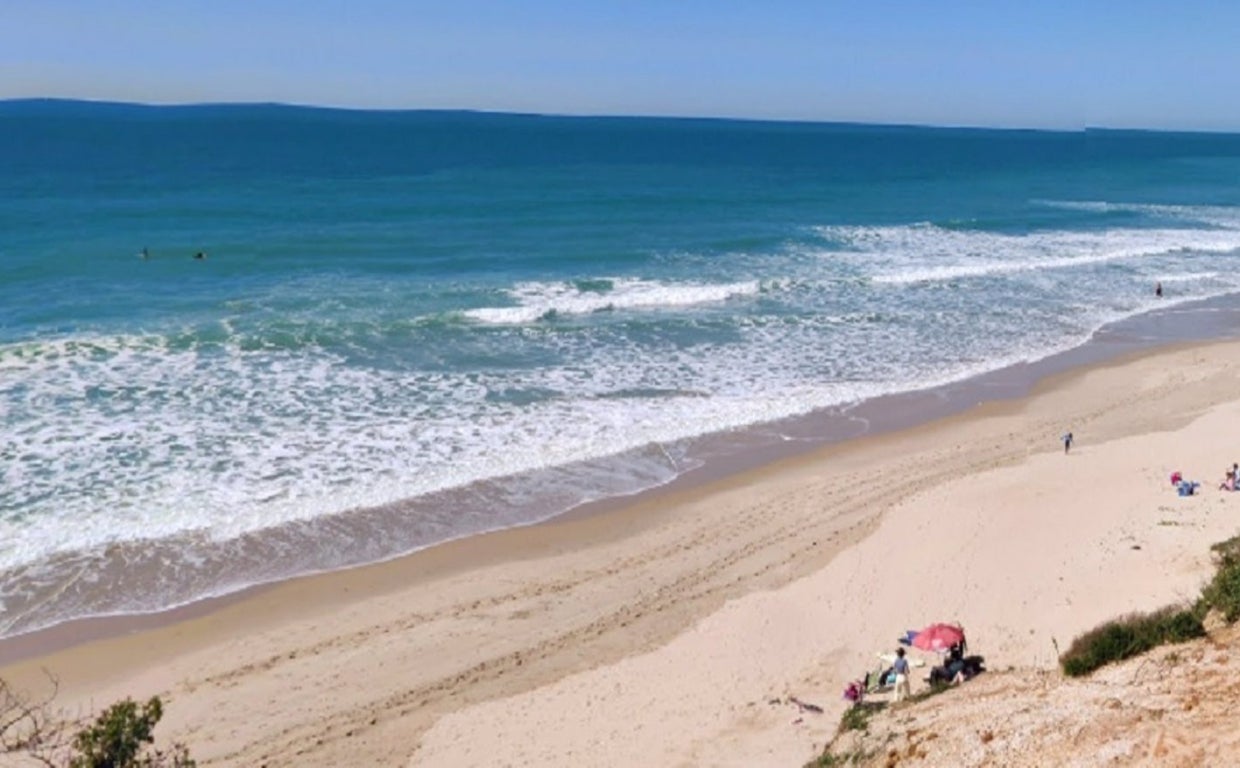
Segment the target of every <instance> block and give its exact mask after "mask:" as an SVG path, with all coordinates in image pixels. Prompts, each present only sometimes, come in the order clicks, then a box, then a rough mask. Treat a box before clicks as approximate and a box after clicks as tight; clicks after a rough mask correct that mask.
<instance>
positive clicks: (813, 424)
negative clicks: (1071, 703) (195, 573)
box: [0, 294, 1240, 666]
mask: <svg viewBox="0 0 1240 768" xmlns="http://www.w3.org/2000/svg"><path fill="white" fill-rule="evenodd" d="M1187 315H1192V316H1193V319H1192V320H1185V319H1184V317H1183V316H1187ZM1236 335H1240V294H1235V295H1227V296H1221V297H1214V298H1211V299H1206V300H1202V301H1198V302H1190V303H1188V304H1182V305H1176V306H1174V307H1171V308H1168V309H1165V310H1157V311H1154V312H1148V313H1145V314H1142V315H1138V316H1135V317H1131V318H1126V319H1125V320H1123V321H1120V322H1118V323H1115V324H1112V325H1109V326H1106V327H1104V328H1103V329H1101V330H1100V331H1098V332H1097V333H1095V334H1094V335H1093V337H1091V338H1090V339H1089V340H1088V341H1087V342H1086V343H1084V344H1082V345H1080V346H1077V347H1074V348H1072V349H1069V350H1066V351H1064V352H1060V353H1057V354H1054V355H1051V356H1048V357H1045V358H1041V359H1039V360H1036V361H1033V362H1031V363H1018V364H1015V365H1011V366H1007V367H1004V368H1000V369H997V370H994V371H988V372H986V373H983V374H980V375H978V376H974V377H970V378H968V379H964V380H960V381H954V382H950V383H947V384H943V385H939V386H935V387H931V388H927V389H922V390H915V391H908V392H899V393H894V394H890V395H883V396H880V397H877V398H873V399H871V400H867V401H863V402H861V403H858V404H854V405H850V406H845V407H832V408H828V409H824V410H821V411H817V412H813V413H810V414H805V415H802V416H797V417H792V418H788V419H782V420H778V421H775V422H770V423H766V424H758V425H752V426H750V427H747V428H745V429H741V430H736V431H733V432H728V433H720V434H711V435H703V436H701V437H699V438H695V439H694V440H693V441H692V442H695V443H697V444H698V446H699V448H698V453H699V455H700V457H701V459H702V464H701V465H700V466H698V467H695V468H693V469H690V470H688V471H685V472H682V473H680V474H678V475H677V476H675V477H674V478H673V479H671V480H670V481H668V482H667V483H664V484H661V485H657V486H654V487H650V488H645V489H642V490H640V491H637V492H635V493H630V494H621V495H614V496H609V497H605V498H602V499H597V500H594V501H588V502H584V503H581V504H577V505H575V506H573V507H571V508H569V509H568V510H566V511H564V512H561V513H559V514H556V515H554V516H552V517H550V518H547V519H542V520H537V521H534V522H530V523H524V524H520V525H516V526H509V527H502V528H498V529H495V530H490V531H484V532H482V533H473V534H464V535H462V536H459V537H457V538H452V539H448V540H446V541H440V542H436V543H432V544H429V545H426V546H424V547H420V548H417V549H414V550H412V551H408V552H404V553H400V554H395V555H392V556H390V557H385V558H381V559H379V560H374V561H366V562H360V563H355V564H349V565H343V566H337V567H329V568H325V569H321V570H314V571H310V572H306V573H300V574H295V575H292V576H288V577H282V578H278V579H275V580H272V581H264V582H260V583H256V584H251V585H248V586H246V587H243V588H241V589H238V590H235V591H231V592H226V593H224V594H221V595H215V596H208V597H204V598H199V599H195V600H192V601H189V602H187V603H183V604H180V605H176V606H173V607H171V608H166V609H159V610H155V611H149V612H137V613H123V612H122V613H116V614H107V615H100V616H87V617H82V618H75V619H70V620H68V621H63V622H57V623H54V624H52V625H49V626H47V627H42V628H40V629H36V630H33V631H29V632H22V633H19V634H16V635H11V636H8V637H4V638H0V666H3V665H7V664H13V663H16V662H20V661H23V660H26V659H29V658H32V657H34V656H38V655H44V654H46V653H49V652H55V651H61V650H67V649H70V648H73V647H74V646H77V645H82V644H85V643H89V642H91V641H94V640H102V639H108V638H113V637H119V636H123V635H128V634H132V633H134V632H140V631H144V630H149V629H157V628H160V627H165V626H169V625H172V624H177V623H180V622H184V621H186V620H189V619H194V618H199V617H202V616H206V615H209V614H211V613H212V612H215V611H218V610H220V609H222V608H224V607H227V606H229V605H231V604H233V603H234V602H237V601H245V600H249V599H252V598H254V597H255V596H257V595H259V594H261V593H262V592H264V591H266V590H269V589H272V588H276V587H278V586H280V585H282V584H285V583H288V582H292V581H297V580H301V579H316V578H320V577H323V576H331V575H332V574H341V573H347V572H349V571H353V570H356V569H364V568H370V567H374V566H381V565H385V564H387V563H391V562H393V561H397V560H402V559H404V558H411V557H426V558H428V559H431V560H436V561H437V560H439V559H440V558H439V557H438V556H434V557H433V556H431V555H427V554H426V553H429V552H432V551H434V550H436V549H438V548H441V547H449V548H450V549H451V550H452V551H455V550H457V549H460V548H462V546H463V545H462V544H461V542H464V541H467V540H470V539H476V538H482V537H494V536H497V535H500V534H503V533H505V532H508V531H514V530H520V529H523V528H535V529H537V528H541V527H544V526H547V525H553V524H556V523H558V522H563V521H569V520H576V519H581V518H590V517H594V516H599V515H609V514H614V513H616V512H617V511H620V510H623V509H625V508H628V507H632V506H637V505H644V504H647V503H651V504H654V503H658V501H659V499H660V498H661V497H664V496H669V497H674V496H675V495H676V494H681V493H684V492H693V491H694V490H695V489H699V488H703V487H710V486H713V485H714V484H716V483H719V482H721V481H726V480H727V479H728V478H729V477H732V476H736V475H743V474H746V473H749V472H754V471H761V470H762V469H763V468H766V467H772V466H775V465H778V464H780V463H781V462H785V461H789V460H798V459H808V457H811V456H813V455H814V454H816V453H817V452H819V451H822V450H823V448H824V447H829V446H838V445H845V444H847V443H849V442H850V441H854V440H858V439H862V438H867V437H877V436H882V435H888V434H892V433H897V432H900V431H903V430H908V429H914V428H918V427H922V426H925V425H927V424H932V423H934V422H936V421H938V420H941V419H946V418H951V417H953V416H956V415H959V414H961V413H964V412H966V411H968V410H969V409H971V408H973V407H976V406H978V405H981V404H984V403H991V402H1005V401H1011V400H1015V399H1020V398H1024V397H1028V396H1030V395H1031V394H1032V393H1034V392H1036V391H1037V390H1038V389H1039V388H1040V387H1041V386H1042V385H1043V383H1044V382H1047V381H1050V380H1053V379H1055V378H1056V377H1058V376H1062V375H1064V374H1069V373H1071V372H1072V371H1076V370H1086V369H1088V368H1090V367H1093V366H1101V365H1107V364H1111V363H1115V362H1119V361H1123V360H1125V359H1128V358H1129V357H1130V356H1133V355H1141V354H1149V353H1154V352H1156V351H1158V350H1160V349H1172V348H1175V347H1176V346H1178V345H1183V344H1196V343H1210V342H1212V341H1217V340H1219V339H1225V338H1228V337H1231V336H1236ZM858 424H860V425H861V426H860V427H858V426H857V425H858ZM465 549H469V548H467V547H466V548H465ZM483 549H484V550H487V549H488V548H486V547H484V548H483ZM501 549H502V547H501ZM452 557H454V556H453V555H444V556H443V558H444V559H451V558H452Z"/></svg>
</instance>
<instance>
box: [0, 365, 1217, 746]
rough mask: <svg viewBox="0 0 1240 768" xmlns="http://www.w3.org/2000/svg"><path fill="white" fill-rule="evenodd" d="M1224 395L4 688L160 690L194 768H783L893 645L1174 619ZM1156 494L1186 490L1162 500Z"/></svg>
mask: <svg viewBox="0 0 1240 768" xmlns="http://www.w3.org/2000/svg"><path fill="white" fill-rule="evenodd" d="M1238 369H1240V344H1237V343H1222V344H1209V345H1199V346H1193V347H1187V348H1180V349H1173V350H1168V351H1163V352H1158V353H1155V354H1147V355H1143V356H1139V357H1136V358H1131V359H1128V360H1125V361H1121V362H1118V363H1114V364H1109V365H1104V366H1101V367H1096V368H1093V369H1090V370H1086V371H1081V372H1074V373H1070V374H1066V375H1063V376H1059V377H1057V378H1056V379H1054V380H1052V381H1048V382H1044V383H1043V384H1042V385H1040V386H1039V387H1038V390H1037V391H1036V392H1035V394H1034V395H1033V396H1031V397H1029V398H1026V399H1024V400H1021V401H1017V402H1007V403H989V404H984V405H980V406H978V407H976V408H974V409H972V410H971V411H970V412H969V413H966V414H964V415H961V416H957V417H953V418H950V419H946V420H942V421H938V422H935V423H933V424H929V425H926V426H923V427H919V428H915V429H911V430H906V431H903V432H899V433H895V434H891V435H884V436H879V437H874V438H867V439H862V440H856V441H852V442H850V443H848V444H845V445H842V446H838V447H834V448H830V449H826V450H823V451H821V452H819V453H817V454H814V455H812V456H807V457H800V458H797V459H791V460H787V461H783V462H780V463H778V464H775V465H772V466H769V467H765V468H763V469H761V470H758V471H754V472H749V473H745V474H743V475H738V476H734V477H730V478H727V479H725V480H723V481H720V482H716V483H713V484H710V485H707V486H703V487H700V488H695V489H692V490H688V491H684V492H679V493H675V494H665V495H661V496H657V497H653V498H651V499H650V500H649V501H646V502H643V503H641V504H638V505H635V506H633V507H630V508H625V509H622V510H620V511H617V512H612V513H608V514H605V515H599V516H594V517H588V518H583V519H576V520H568V521H564V522H560V523H554V524H549V525H542V526H536V527H533V528H528V529H523V530H519V531H509V532H503V533H500V534H495V535H490V536H484V537H479V538H476V539H471V540H466V541H462V542H455V543H453V544H449V545H445V546H443V547H437V548H435V549H433V550H429V551H427V552H424V553H419V554H417V555H414V556H411V557H408V558H403V559H401V560H397V561H393V562H391V563H386V564H382V565H378V566H372V567H367V568H360V569H355V570H353V571H348V572H344V573H338V574H328V575H324V576H317V577H311V578H306V579H299V580H295V581H292V582H288V583H286V584H282V585H278V586H276V587H273V588H270V589H265V590H260V591H258V592H256V593H254V594H252V595H250V596H248V597H246V598H245V599H242V600H238V601H234V602H231V603H228V604H226V605H224V606H222V607H220V608H219V609H218V610H214V611H212V612H210V613H208V614H206V615H203V616H197V617H194V618H191V619H188V620H186V621H183V622H179V623H176V624H172V625H170V626H165V627H160V628H156V629H150V630H142V631H137V632H134V633H132V634H128V635H125V636H121V637H114V638H110V639H104V640H97V641H92V642H90V643H88V644H85V645H80V646H77V647H73V648H70V649H68V650H65V651H59V652H56V653H53V654H51V655H48V656H44V657H42V658H37V659H32V660H29V661H25V662H21V663H19V664H12V665H9V666H8V667H6V668H4V669H3V670H0V675H3V676H4V677H6V678H7V679H9V680H12V681H14V682H15V683H17V684H19V685H37V684H38V681H39V679H40V673H39V669H40V668H47V669H49V670H51V671H53V672H54V673H55V674H57V675H58V677H59V678H60V680H61V697H60V698H61V701H62V702H63V703H65V704H67V705H69V706H70V707H81V706H88V705H90V704H92V703H93V704H95V705H103V704H106V703H109V702H111V701H112V700H115V699H117V698H120V697H122V696H126V695H131V696H134V697H145V696H149V695H152V694H160V695H162V696H163V697H164V698H165V708H166V715H165V721H164V724H163V725H161V727H160V733H159V738H160V739H161V741H163V740H169V739H179V740H182V741H184V742H186V743H187V744H189V746H190V747H191V751H192V752H193V754H194V756H195V757H197V758H198V759H199V763H200V764H201V765H238V766H253V765H270V766H282V765H298V766H306V765H309V766H319V765H322V766H330V765H428V766H441V765H442V766H470V765H537V766H555V765H565V766H568V765H571V766H583V765H585V766H595V765H598V766H603V765H660V766H662V765H667V766H680V765H737V766H741V765H745V766H753V765H777V766H794V765H801V764H802V763H803V762H804V761H805V760H807V759H809V758H811V757H812V756H813V755H814V754H816V752H817V751H818V750H819V749H820V748H821V746H822V744H823V743H824V742H825V741H826V740H827V739H828V738H829V737H830V736H831V734H832V733H833V731H834V726H835V723H836V722H837V721H838V715H839V713H840V711H841V710H842V708H843V702H842V700H841V699H840V692H841V690H842V688H843V686H844V683H845V682H846V681H847V680H848V679H849V678H851V677H855V676H857V674H858V673H859V672H861V671H862V670H863V669H865V668H867V667H870V666H872V662H873V661H874V655H875V653H876V652H878V651H882V650H890V648H891V646H892V644H893V640H894V638H895V637H896V636H897V635H899V634H900V633H902V632H903V631H904V630H905V629H909V628H915V627H918V626H919V625H922V624H924V623H927V622H930V621H937V620H957V621H960V622H962V623H963V624H964V625H965V626H966V628H967V629H968V631H969V638H970V645H971V650H972V651H974V652H977V653H982V654H984V655H985V656H986V658H987V661H988V664H989V665H990V666H991V667H998V668H1006V667H1008V666H1013V667H1016V668H1018V669H1051V668H1053V667H1054V663H1055V645H1054V644H1055V642H1058V644H1059V646H1060V647H1066V645H1067V643H1069V642H1070V641H1071V639H1072V638H1073V637H1074V636H1075V635H1076V634H1078V633H1080V632H1082V631H1084V630H1086V629H1088V628H1090V627H1092V626H1094V625H1096V624H1097V623H1099V622H1100V621H1102V620H1104V619H1107V618H1110V617H1112V616H1115V615H1117V614H1120V613H1123V612H1126V611H1128V610H1132V609H1138V608H1142V609H1143V608H1152V607H1156V606H1159V605H1162V604H1164V603H1167V602H1171V601H1174V600H1176V599H1180V598H1185V597H1187V596H1189V595H1191V594H1194V593H1195V592H1196V590H1197V589H1198V588H1199V587H1200V585H1201V583H1202V581H1203V580H1204V578H1205V577H1206V575H1207V574H1208V573H1209V571H1210V565H1209V552H1208V548H1209V545H1210V544H1212V543H1214V542H1215V541H1219V540H1221V539H1224V538H1227V537H1229V536H1230V535H1232V534H1233V533H1234V532H1235V531H1236V530H1237V528H1240V525H1238V523H1240V495H1235V496H1233V495H1231V494H1225V493H1222V492H1219V491H1216V490H1214V486H1215V485H1216V484H1217V482H1218V481H1219V480H1220V479H1221V475H1222V472H1223V468H1224V465H1225V464H1227V465H1229V464H1230V463H1231V462H1232V461H1234V460H1240V445H1237V442H1238V439H1237V438H1234V437H1233V433H1234V427H1233V425H1234V424H1236V423H1237V421H1238V419H1240V389H1237V387H1236V382H1237V370H1238ZM1066 429H1072V431H1074V432H1075V434H1076V437H1077V443H1076V445H1075V446H1074V448H1073V450H1072V453H1071V454H1070V455H1067V456H1065V455H1064V454H1063V451H1062V448H1061V446H1060V444H1059V441H1058V437H1059V435H1060V434H1061V433H1062V432H1063V431H1065V430H1066ZM1175 469H1179V470H1182V471H1183V472H1185V474H1186V475H1188V476H1189V477H1195V478H1196V479H1198V480H1200V481H1202V483H1203V486H1204V487H1203V489H1202V490H1203V493H1202V494H1201V495H1199V496H1196V497H1191V498H1179V497H1177V496H1176V495H1175V493H1174V492H1173V491H1172V489H1171V487H1170V485H1169V484H1168V481H1167V477H1168V475H1169V473H1170V472H1171V471H1172V470H1175ZM915 690H916V686H915ZM965 690H966V689H962V691H961V695H964V693H965ZM788 696H797V697H800V698H801V699H802V700H805V701H809V702H813V703H817V704H819V705H821V706H823V707H824V708H825V710H826V712H825V713H823V714H812V713H805V714H802V713H800V712H798V710H797V708H796V707H795V706H792V705H790V704H786V703H772V702H773V701H777V700H778V701H780V702H782V701H784V700H785V699H786V698H787V697H788Z"/></svg>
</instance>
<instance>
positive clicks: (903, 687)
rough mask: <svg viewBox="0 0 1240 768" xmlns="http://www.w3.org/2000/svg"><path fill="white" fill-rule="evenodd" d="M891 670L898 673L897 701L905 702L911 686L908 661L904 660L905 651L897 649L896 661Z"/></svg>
mask: <svg viewBox="0 0 1240 768" xmlns="http://www.w3.org/2000/svg"><path fill="white" fill-rule="evenodd" d="M891 669H892V671H893V672H895V673H896V695H895V701H903V700H904V699H907V698H908V697H909V695H910V690H911V689H910V686H909V682H908V677H909V671H908V659H906V658H904V649H903V648H897V649H896V661H895V663H894V664H892V665H891Z"/></svg>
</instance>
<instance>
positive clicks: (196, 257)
mask: <svg viewBox="0 0 1240 768" xmlns="http://www.w3.org/2000/svg"><path fill="white" fill-rule="evenodd" d="M194 258H195V259H197V260H199V261H202V260H203V259H205V258H207V254H205V253H203V252H202V251H199V252H198V253H195V254H194Z"/></svg>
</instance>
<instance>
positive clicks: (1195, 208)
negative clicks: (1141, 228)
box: [1035, 200, 1240, 228]
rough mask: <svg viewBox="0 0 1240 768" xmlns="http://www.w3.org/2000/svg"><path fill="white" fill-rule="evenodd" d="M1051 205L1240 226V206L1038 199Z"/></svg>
mask: <svg viewBox="0 0 1240 768" xmlns="http://www.w3.org/2000/svg"><path fill="white" fill-rule="evenodd" d="M1035 202H1036V203H1037V204H1039V205H1044V206H1046V207H1048V208H1062V209H1065V210H1072V211H1085V212H1088V213H1109V212H1113V211H1114V212H1129V213H1140V214H1143V215H1146V216H1153V217H1158V218H1167V219H1178V220H1181V221H1184V222H1198V223H1201V224H1210V225H1213V226H1219V227H1226V228H1237V227H1240V207H1235V206H1226V205H1157V204H1150V203H1123V202H1105V201H1101V200H1037V201H1035Z"/></svg>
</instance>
